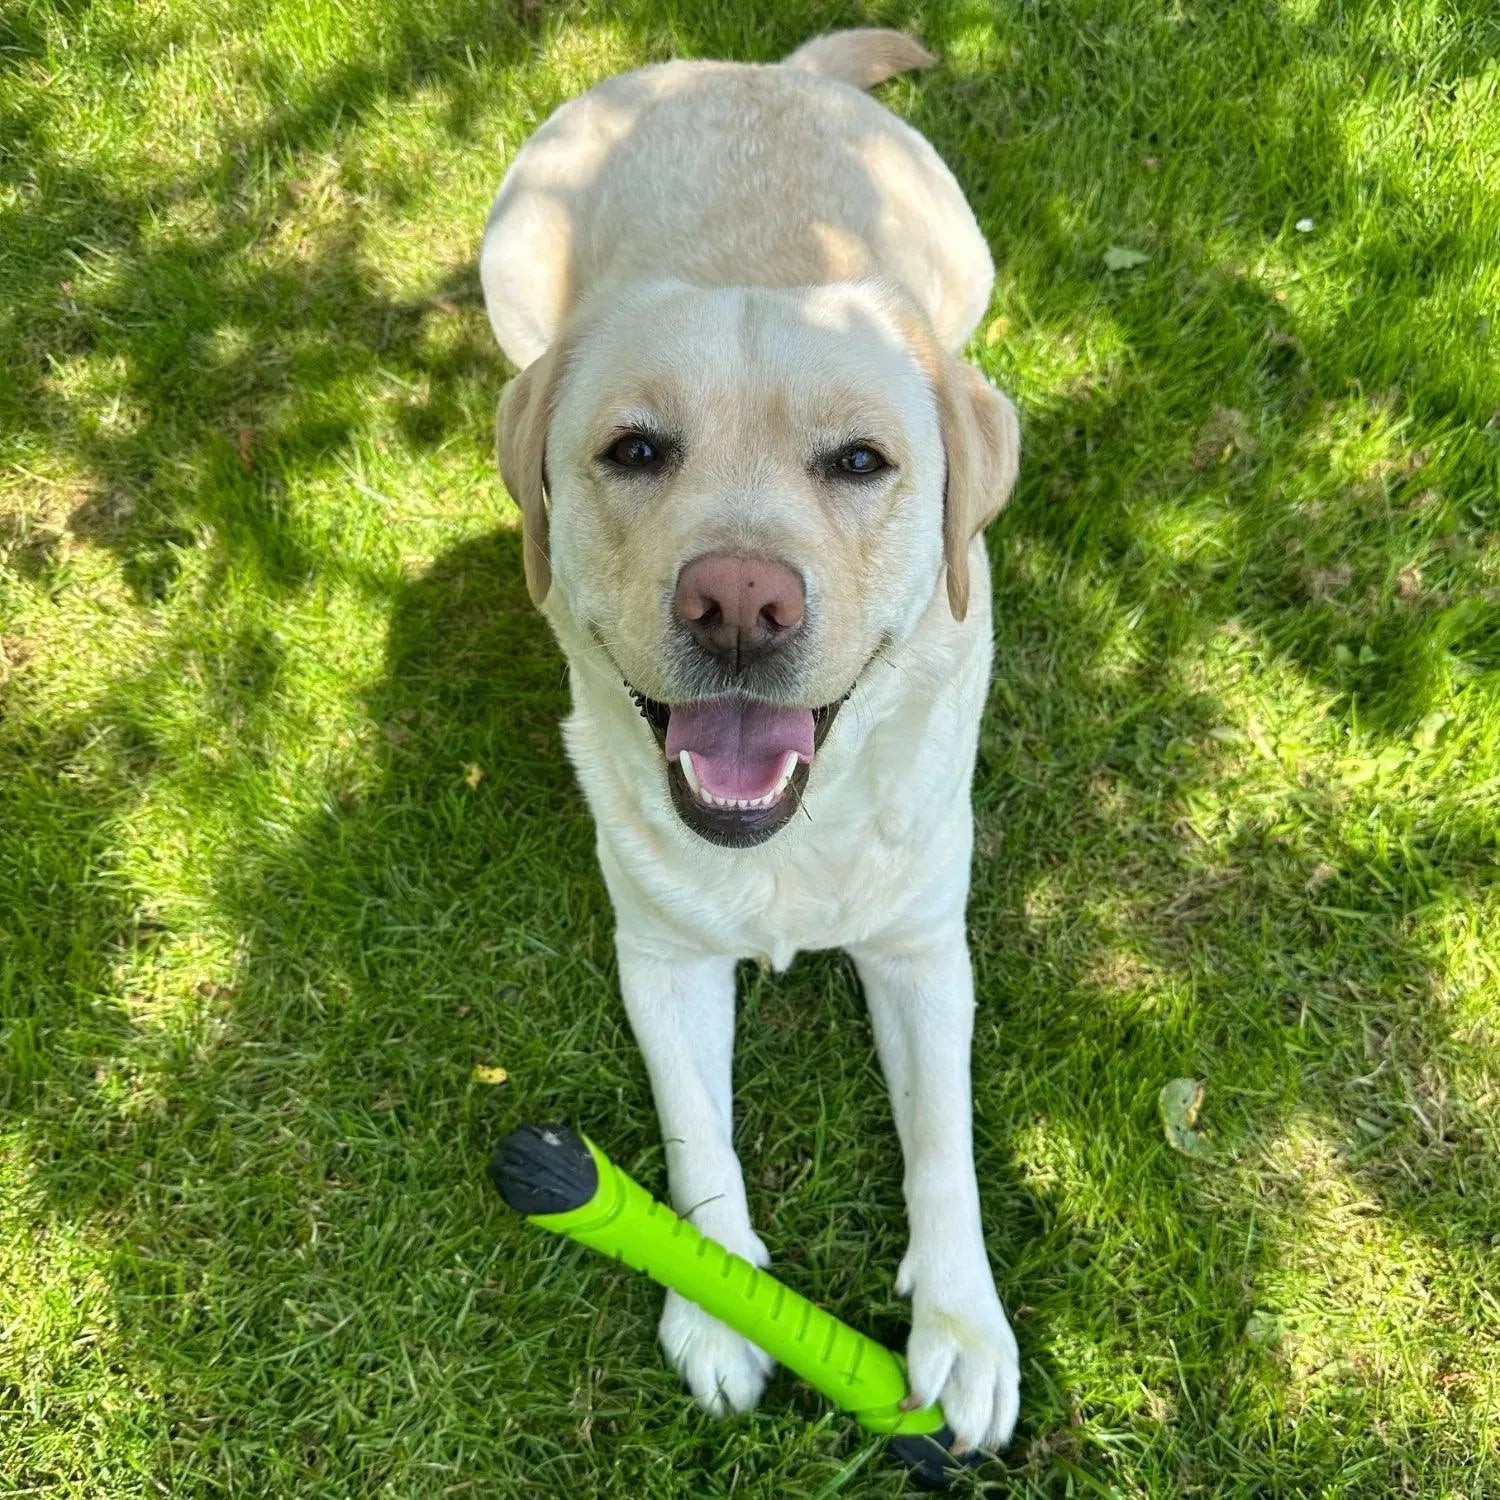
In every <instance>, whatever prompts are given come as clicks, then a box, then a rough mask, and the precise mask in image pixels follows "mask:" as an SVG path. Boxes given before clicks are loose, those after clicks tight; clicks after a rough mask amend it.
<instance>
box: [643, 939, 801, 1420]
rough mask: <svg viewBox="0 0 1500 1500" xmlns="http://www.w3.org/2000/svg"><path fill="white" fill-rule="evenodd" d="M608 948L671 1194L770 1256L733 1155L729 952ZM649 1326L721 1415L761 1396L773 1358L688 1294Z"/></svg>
mask: <svg viewBox="0 0 1500 1500" xmlns="http://www.w3.org/2000/svg"><path fill="white" fill-rule="evenodd" d="M616 949H617V952H618V954H619V962H620V989H621V992H622V993H623V995H624V997H625V1009H626V1012H627V1013H628V1014H629V1016H630V1025H631V1029H632V1030H633V1031H634V1032H635V1037H636V1041H637V1042H638V1043H639V1044H640V1049H641V1052H642V1053H643V1054H644V1056H645V1059H646V1071H647V1073H649V1074H650V1076H651V1092H652V1094H653V1095H654V1096H655V1099H656V1113H657V1117H658V1119H659V1120H660V1122H661V1133H662V1140H663V1142H664V1144H665V1147H666V1156H667V1178H668V1181H669V1183H670V1186H671V1193H672V1204H673V1206H674V1207H675V1208H676V1210H677V1212H678V1213H679V1214H681V1215H682V1217H683V1218H685V1219H689V1220H691V1221H692V1222H693V1223H694V1224H696V1225H697V1226H698V1228H699V1229H701V1230H702V1231H703V1232H704V1233H705V1234H707V1235H709V1236H710V1237H711V1238H713V1239H716V1240H717V1241H718V1242H719V1243H720V1244H721V1245H723V1246H725V1248H726V1249H729V1250H733V1251H734V1252H735V1254H737V1255H743V1256H744V1257H745V1259H746V1260H748V1261H752V1262H754V1264H756V1265H758V1266H763V1265H765V1264H766V1263H767V1261H768V1260H769V1259H770V1257H769V1256H768V1255H767V1254H766V1247H765V1246H764V1245H763V1244H762V1243H761V1241H760V1237H759V1236H758V1235H757V1234H756V1233H755V1230H754V1229H753V1228H752V1227H751V1225H750V1209H749V1205H748V1204H747V1202H746V1200H745V1181H744V1177H743V1175H742V1173H741V1171H740V1163H739V1158H738V1157H737V1156H736V1155H735V1154H734V1134H733V1104H732V1099H731V1090H730V1083H731V1080H730V1074H731V1067H732V1061H733V1055H734V960H733V959H731V958H704V957H701V956H696V955H690V954H685V953H680V952H679V953H672V952H671V951H670V950H666V952H665V953H664V951H663V950H662V949H660V948H657V947H655V946H654V945H649V944H644V943H639V942H636V941H633V940H632V939H630V938H627V937H626V936H625V935H624V934H623V933H622V934H620V935H619V936H618V937H617V940H616ZM660 1333H661V1344H662V1349H663V1350H664V1351H665V1353H666V1356H667V1360H668V1362H669V1363H670V1364H671V1365H672V1367H673V1369H675V1370H676V1371H677V1373H678V1374H679V1375H681V1377H682V1379H683V1381H684V1382H685V1383H686V1384H687V1387H688V1389H689V1390H691V1391H692V1393H693V1395H694V1396H696V1397H697V1399H698V1402H699V1404H700V1405H701V1406H702V1407H704V1409H705V1410H707V1411H710V1412H712V1413H713V1414H714V1415H715V1416H724V1415H727V1414H728V1413H729V1412H730V1411H747V1410H749V1408H750V1407H752V1406H754V1405H755V1403H756V1402H757V1401H758V1400H759V1399H760V1393H761V1391H762V1389H763V1388H764V1386H765V1383H766V1377H767V1376H768V1375H769V1374H770V1373H771V1370H772V1368H773V1365H772V1361H771V1360H770V1359H769V1358H768V1357H767V1356H766V1355H765V1354H764V1353H762V1352H761V1350H759V1349H757V1348H756V1347H755V1345H754V1344H752V1343H750V1342H749V1341H748V1340H747V1339H745V1338H742V1337H741V1336H740V1335H739V1334H737V1333H735V1332H734V1331H733V1330H731V1329H729V1328H726V1327H725V1326H724V1325H723V1324H722V1323H720V1322H719V1321H718V1319H716V1318H711V1317H709V1315H708V1314H707V1313H706V1312H704V1311H703V1310H702V1308H700V1307H698V1306H697V1305H696V1304H694V1303H692V1302H689V1301H688V1300H687V1299H686V1298H684V1297H680V1296H678V1294H677V1293H676V1292H668V1293H667V1301H666V1306H665V1307H664V1308H663V1310H662V1316H661V1328H660Z"/></svg>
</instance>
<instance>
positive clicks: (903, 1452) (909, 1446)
mask: <svg viewBox="0 0 1500 1500" xmlns="http://www.w3.org/2000/svg"><path fill="white" fill-rule="evenodd" d="M890 1449H891V1457H892V1458H894V1459H896V1460H897V1462H898V1463H903V1464H905V1465H906V1467H907V1470H908V1471H909V1472H910V1474H911V1482H912V1483H913V1484H914V1485H916V1486H917V1488H918V1489H921V1490H945V1489H947V1488H948V1486H949V1485H951V1484H952V1483H953V1476H954V1474H955V1473H956V1472H957V1471H958V1470H959V1469H972V1468H973V1467H974V1465H975V1464H977V1463H978V1462H979V1461H980V1459H981V1458H982V1457H983V1455H982V1454H981V1453H980V1451H979V1450H978V1449H977V1448H971V1449H969V1451H968V1452H967V1453H955V1452H954V1451H953V1429H952V1428H951V1427H939V1428H938V1430H937V1431H936V1432H901V1433H897V1435H896V1436H895V1437H893V1438H892V1439H891V1442H890Z"/></svg>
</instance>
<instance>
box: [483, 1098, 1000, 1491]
mask: <svg viewBox="0 0 1500 1500" xmlns="http://www.w3.org/2000/svg"><path fill="white" fill-rule="evenodd" d="M490 1178H491V1180H492V1181H493V1182H494V1184H495V1186H496V1187H497V1188H498V1189H499V1190H500V1196H501V1197H502V1198H504V1199H505V1201H506V1202H507V1203H508V1204H509V1205H510V1206H511V1207H512V1208H513V1209H515V1210H516V1212H517V1213H521V1214H524V1215H525V1216H526V1217H527V1218H528V1219H529V1220H530V1221H531V1222H532V1223H533V1224H536V1225H539V1226H540V1227H541V1228H543V1229H551V1230H553V1231H554V1232H555V1233H557V1234H563V1235H566V1236H567V1237H568V1238H569V1239H573V1240H577V1241H578V1243H579V1244H580V1245H587V1246H588V1247H589V1248H590V1249H591V1250H598V1251H601V1252H602V1253H603V1254H605V1255H608V1256H610V1257H611V1258H612V1259H614V1260H618V1261H620V1262H622V1263H623V1264H625V1265H627V1266H629V1267H631V1269H632V1270H636V1271H644V1272H645V1273H646V1275H647V1276H649V1277H650V1278H651V1279H652V1280H653V1281H657V1282H660V1283H661V1285H662V1286H665V1287H671V1288H672V1289H673V1290H674V1291H677V1292H680V1293H681V1294H682V1295H683V1296H684V1297H686V1298H688V1299H689V1300H690V1301H692V1302H696V1303H697V1304H698V1306H699V1307H701V1308H702V1309H703V1310H704V1311H705V1312H707V1313H710V1314H712V1315H713V1316H714V1317H716V1318H718V1319H719V1321H720V1322H721V1323H725V1324H727V1325H728V1326H729V1327H730V1328H733V1329H734V1330H735V1331H736V1332H737V1333H740V1334H743V1335H744V1337H745V1338H747V1339H749V1340H750V1342H751V1343H752V1344H755V1345H757V1346H758V1347H759V1348H761V1349H764V1350H765V1352H766V1353H767V1354H769V1355H770V1356H771V1357H772V1358H773V1359H776V1360H779V1361H780V1362H781V1363H782V1364H784V1365H785V1366H786V1367H787V1368H788V1369H789V1370H793V1371H795V1372H796V1373H797V1374H798V1375H800V1376H801V1377H802V1378H803V1379H804V1380H805V1381H807V1382H808V1383H809V1384H810V1385H812V1386H815V1387H816V1388H817V1389H818V1390H819V1391H821V1392H822V1393H823V1394H824V1395H825V1396H826V1397H827V1398H828V1399H829V1400H830V1401H832V1402H833V1403H834V1405H835V1406H837V1407H839V1408H841V1409H842V1410H844V1411H847V1412H849V1413H850V1414H851V1415H852V1416H853V1417H854V1419H855V1420H856V1421H857V1422H858V1423H859V1424H860V1426H861V1427H863V1428H864V1429H865V1430H866V1431H867V1432H876V1433H887V1434H889V1435H890V1452H891V1454H892V1456H893V1457H895V1458H896V1459H898V1460H899V1461H900V1462H901V1463H903V1464H905V1465H906V1466H907V1468H909V1469H910V1470H911V1472H912V1478H913V1480H914V1481H915V1482H916V1483H918V1484H920V1485H922V1486H923V1488H926V1489H946V1488H947V1486H948V1484H949V1482H950V1480H951V1478H952V1473H953V1468H954V1466H955V1465H957V1464H961V1463H966V1462H967V1463H972V1462H974V1461H976V1460H977V1458H978V1456H979V1455H978V1454H977V1453H976V1454H966V1455H964V1456H963V1457H962V1458H959V1457H956V1456H955V1455H954V1454H953V1453H952V1452H951V1451H950V1450H951V1448H952V1446H953V1433H952V1431H951V1430H950V1429H949V1427H948V1425H947V1423H946V1422H945V1420H944V1418H943V1412H942V1408H941V1407H938V1406H926V1407H922V1408H921V1409H920V1410H917V1411H907V1410H905V1409H904V1408H903V1406H902V1404H901V1403H902V1401H903V1400H904V1399H905V1398H906V1395H907V1384H906V1364H905V1361H903V1360H902V1358H901V1356H900V1355H899V1354H895V1353H893V1352H892V1351H891V1350H889V1349H887V1348H886V1347H885V1345H884V1344H881V1343H877V1342H876V1340H874V1339H872V1338H868V1337H866V1336H865V1335H864V1334H862V1333H857V1332H855V1330H854V1329H852V1328H850V1327H849V1325H848V1324H847V1323H841V1322H840V1321H839V1320H838V1319H837V1318H836V1317H834V1316H833V1314H832V1313H830V1312H825V1311H824V1310H823V1309H822V1308H821V1307H817V1306H815V1305H814V1304H813V1303H811V1302H809V1301H808V1300H807V1298H806V1297H802V1296H799V1295H798V1294H797V1293H796V1292H794V1291H792V1289H791V1288H790V1287H786V1286H783V1285H782V1284H781V1283H780V1282H779V1281H777V1280H776V1278H775V1277H774V1276H772V1275H770V1274H769V1273H768V1272H766V1271H762V1270H761V1269H760V1268H759V1267H758V1266H752V1265H751V1264H750V1262H749V1261H747V1260H745V1259H743V1258H742V1257H741V1256H738V1255H733V1254H731V1253H730V1252H729V1251H728V1250H726V1249H725V1248H724V1247H723V1246H722V1245H720V1244H719V1243H718V1242H717V1241H715V1240H711V1239H709V1238H708V1236H707V1235H705V1234H703V1233H702V1232H701V1231H699V1230H697V1229H695V1228H694V1227H693V1226H692V1225H691V1224H689V1223H688V1222H687V1221H686V1220H685V1219H680V1218H679V1217H678V1216H677V1215H676V1214H675V1213H673V1212H672V1210H671V1209H670V1208H668V1207H667V1206H666V1205H665V1204H663V1203H658V1202H657V1201H656V1199H655V1198H653V1197H652V1196H651V1195H650V1194H649V1193H648V1192H647V1191H646V1190H645V1189H644V1188H643V1187H641V1186H640V1185H639V1184H638V1183H636V1182H635V1181H633V1180H632V1179H631V1178H630V1177H628V1176H626V1174H625V1173H624V1172H622V1171H621V1170H620V1169H619V1168H618V1167H617V1166H615V1164H614V1163H613V1162H612V1161H610V1159H609V1158H608V1157H607V1156H606V1155H605V1154H604V1153H603V1152H602V1151H601V1150H600V1149H599V1148H598V1147H597V1146H596V1145H595V1144H594V1143H593V1142H592V1141H590V1140H586V1139H585V1138H584V1137H582V1136H580V1135H578V1134H576V1133H575V1132H574V1131H571V1130H569V1129H568V1128H567V1127H566V1126H563V1125H523V1126H521V1128H520V1129H519V1130H517V1131H515V1132H514V1133H513V1134H511V1135H509V1136H507V1137H506V1139H505V1140H503V1141H502V1142H501V1143H500V1144H499V1145H498V1146H497V1147H496V1148H495V1154H494V1156H493V1157H492V1158H491V1161H490Z"/></svg>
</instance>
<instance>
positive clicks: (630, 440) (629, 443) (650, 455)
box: [604, 432, 665, 469]
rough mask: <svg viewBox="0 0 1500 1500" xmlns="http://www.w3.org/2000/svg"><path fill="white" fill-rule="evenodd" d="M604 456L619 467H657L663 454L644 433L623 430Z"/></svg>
mask: <svg viewBox="0 0 1500 1500" xmlns="http://www.w3.org/2000/svg"><path fill="white" fill-rule="evenodd" d="M604 457H605V458H606V459H607V460H608V461H609V462H610V463H612V464H614V465H616V466H617V467H618V468H621V469H657V468H660V467H661V463H662V459H663V458H664V457H665V454H664V453H663V452H662V449H661V446H660V444H658V443H655V442H653V441H652V440H651V439H650V438H648V437H647V436H646V435H645V434H644V433H641V432H625V433H622V434H621V435H620V436H619V437H617V438H616V439H615V440H614V442H613V443H611V444H610V445H609V447H608V448H607V449H606V450H605V452H604Z"/></svg>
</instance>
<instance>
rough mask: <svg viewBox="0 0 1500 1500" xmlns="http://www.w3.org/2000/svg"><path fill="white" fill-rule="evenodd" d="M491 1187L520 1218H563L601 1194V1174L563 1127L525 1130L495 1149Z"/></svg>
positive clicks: (578, 1138) (572, 1132) (575, 1135)
mask: <svg viewBox="0 0 1500 1500" xmlns="http://www.w3.org/2000/svg"><path fill="white" fill-rule="evenodd" d="M490 1181H491V1182H493V1183H494V1184H495V1187H496V1190H497V1191H498V1192H499V1194H500V1196H501V1197H502V1198H504V1199H505V1201H506V1202H507V1203H508V1204H510V1206H511V1207H512V1208H513V1209H515V1211H516V1212H517V1213H518V1214H565V1213H567V1212H568V1211H569V1210H570V1209H574V1208H582V1207H583V1205H584V1204H585V1203H587V1202H588V1201H589V1199H590V1198H592V1197H593V1196H594V1194H595V1193H596V1192H598V1190H599V1168H598V1167H597V1166H596V1165H595V1164H594V1156H593V1153H592V1152H591V1151H590V1150H589V1148H588V1147H587V1146H586V1145H585V1144H584V1140H583V1137H582V1136H581V1135H579V1134H578V1132H577V1131H575V1130H569V1129H568V1127H567V1126H566V1125H523V1126H521V1128H520V1129H519V1130H513V1131H512V1132H511V1133H510V1134H509V1135H508V1136H506V1138H505V1139H504V1140H503V1141H501V1142H500V1144H499V1145H498V1146H496V1147H495V1151H494V1154H493V1155H492V1156H491V1157H490Z"/></svg>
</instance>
